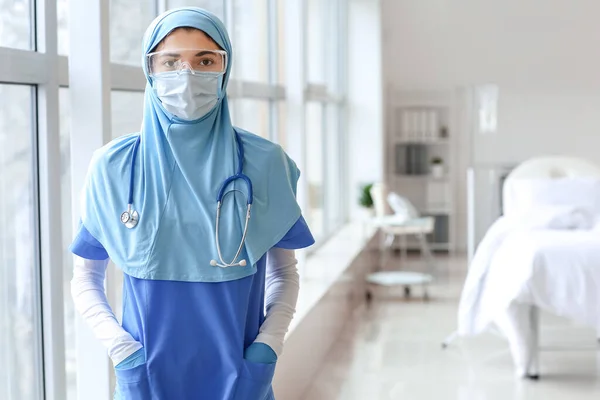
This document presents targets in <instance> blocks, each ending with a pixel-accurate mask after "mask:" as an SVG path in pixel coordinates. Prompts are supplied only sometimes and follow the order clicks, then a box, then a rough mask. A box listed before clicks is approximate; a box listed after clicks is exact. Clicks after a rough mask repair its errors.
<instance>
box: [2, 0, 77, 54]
mask: <svg viewBox="0 0 600 400" xmlns="http://www.w3.org/2000/svg"><path fill="white" fill-rule="evenodd" d="M0 1H2V0H0ZM56 19H57V23H58V32H57V34H58V54H62V55H64V56H68V55H69V0H57V1H56Z"/></svg>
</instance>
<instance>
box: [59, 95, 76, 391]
mask: <svg viewBox="0 0 600 400" xmlns="http://www.w3.org/2000/svg"><path fill="white" fill-rule="evenodd" d="M58 96H59V106H60V109H59V114H60V171H61V173H60V187H61V213H62V214H61V217H62V235H63V237H62V248H63V265H64V269H63V298H64V312H65V373H66V378H67V400H76V399H77V351H76V348H75V340H76V337H75V315H76V314H75V306H74V304H73V299H72V298H71V279H72V278H73V254H72V253H71V252H70V251H69V245H70V244H71V242H72V241H73V224H72V212H73V209H72V208H71V206H72V202H71V153H70V151H71V149H70V146H71V132H70V128H71V127H70V123H71V121H70V118H71V107H70V102H69V89H67V88H61V89H60V90H59V92H58Z"/></svg>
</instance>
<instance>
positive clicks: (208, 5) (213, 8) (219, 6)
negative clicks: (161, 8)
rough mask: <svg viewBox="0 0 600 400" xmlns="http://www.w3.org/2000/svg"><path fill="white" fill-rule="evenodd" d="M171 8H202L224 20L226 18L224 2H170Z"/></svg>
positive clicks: (180, 0) (213, 0)
mask: <svg viewBox="0 0 600 400" xmlns="http://www.w3.org/2000/svg"><path fill="white" fill-rule="evenodd" d="M167 3H168V6H169V8H176V7H200V8H204V9H205V10H208V11H210V12H211V13H213V14H215V15H216V16H217V17H219V18H221V20H223V19H224V18H225V8H224V0H168V2H167Z"/></svg>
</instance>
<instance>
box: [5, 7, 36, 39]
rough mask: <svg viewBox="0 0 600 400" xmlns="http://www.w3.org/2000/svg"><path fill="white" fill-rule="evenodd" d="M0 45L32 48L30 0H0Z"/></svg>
mask: <svg viewBox="0 0 600 400" xmlns="http://www.w3.org/2000/svg"><path fill="white" fill-rule="evenodd" d="M0 10H2V12H0V47H12V48H15V49H23V50H30V49H33V37H32V31H33V27H32V26H31V20H32V15H33V12H32V7H31V0H0Z"/></svg>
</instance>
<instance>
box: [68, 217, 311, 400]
mask: <svg viewBox="0 0 600 400" xmlns="http://www.w3.org/2000/svg"><path fill="white" fill-rule="evenodd" d="M313 243H314V239H313V237H312V235H311V233H310V230H309V229H308V226H307V224H306V221H305V220H304V218H303V217H300V218H299V219H298V221H297V222H296V224H295V225H294V226H293V227H292V228H291V229H290V230H289V232H288V233H287V234H286V235H285V237H284V238H283V239H282V240H281V241H280V242H279V243H278V244H277V245H275V246H274V247H279V248H284V249H299V248H303V247H307V246H310V245H311V244H313ZM71 251H72V252H73V253H74V254H76V255H78V256H80V257H83V258H87V259H92V260H105V259H107V258H108V254H107V252H106V250H104V247H103V246H102V244H101V243H99V242H98V241H97V240H96V239H95V238H94V237H93V236H92V235H91V234H90V233H89V232H88V231H87V229H86V228H85V226H84V225H81V226H80V229H79V232H78V234H77V235H76V238H75V240H74V242H73V244H72V245H71ZM265 270H266V255H265V256H263V257H262V258H261V259H260V260H259V261H258V263H257V272H256V273H255V274H254V275H251V276H247V277H245V278H242V279H238V280H233V281H226V282H217V283H207V282H180V281H163V280H146V279H138V278H134V277H131V276H129V275H127V274H125V278H124V283H123V328H124V329H125V330H126V331H127V332H129V333H130V334H131V335H132V336H133V337H134V338H135V339H136V340H138V341H139V342H140V343H141V344H142V345H143V346H144V349H145V352H146V363H145V364H142V365H140V366H138V367H134V368H131V369H124V370H122V369H117V370H115V373H116V375H117V390H116V393H115V399H124V400H125V399H126V400H149V399H152V400H154V399H159V400H171V399H173V400H187V399H190V400H192V399H193V400H195V399H207V400H272V399H274V395H273V390H272V388H271V381H272V379H273V375H274V373H275V364H260V363H253V362H250V361H247V360H245V359H244V357H243V355H244V349H245V348H247V347H248V346H249V345H250V344H252V343H253V342H254V340H255V339H256V337H257V335H258V333H259V329H260V326H261V325H262V323H263V321H264V319H265V314H264V308H265V306H264V298H265Z"/></svg>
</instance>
